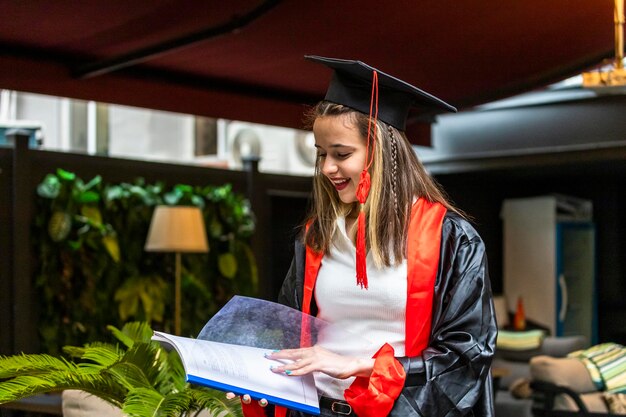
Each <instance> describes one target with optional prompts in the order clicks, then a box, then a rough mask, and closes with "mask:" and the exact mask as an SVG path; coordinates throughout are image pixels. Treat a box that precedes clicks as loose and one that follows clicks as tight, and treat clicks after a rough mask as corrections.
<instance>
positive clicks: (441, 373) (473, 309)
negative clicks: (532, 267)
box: [278, 212, 497, 417]
mask: <svg viewBox="0 0 626 417" xmlns="http://www.w3.org/2000/svg"><path fill="white" fill-rule="evenodd" d="M441 234H442V236H441V249H440V258H439V267H438V273H437V277H436V280H435V289H434V302H433V311H432V325H431V337H430V342H429V345H428V347H427V348H426V349H425V350H424V351H423V352H422V354H421V355H420V356H415V357H398V358H396V359H398V361H399V362H400V363H401V364H402V365H403V367H404V369H405V371H406V374H407V378H406V382H405V387H404V388H403V390H402V393H401V394H400V397H399V398H398V399H397V400H396V402H395V404H394V407H393V409H392V410H391V413H390V414H389V415H390V416H391V417H401V416H402V417H407V416H428V417H438V416H442V417H443V416H449V417H452V416H472V415H474V416H493V391H492V380H491V376H490V366H491V360H492V357H493V354H494V352H495V343H496V336H497V326H496V320H495V313H494V308H493V302H492V296H491V286H490V281H489V275H488V270H487V257H486V254H485V247H484V244H483V242H482V239H481V238H480V236H479V235H478V233H477V232H476V231H475V230H474V228H473V227H472V226H471V225H470V224H469V222H467V221H466V220H465V219H463V218H462V217H461V216H459V215H457V214H455V213H452V212H448V213H447V214H446V215H445V217H444V220H443V225H442V231H441ZM304 265H305V246H304V245H303V244H302V243H301V242H300V241H297V242H296V244H295V255H294V259H293V261H292V264H291V267H290V269H289V272H288V273H287V277H286V278H285V281H284V283H283V286H282V288H281V291H280V294H279V297H278V301H279V302H280V303H282V304H286V305H289V306H291V307H294V308H297V309H301V308H302V307H301V306H302V294H303V285H304ZM314 301H315V300H312V303H313V306H312V309H311V312H312V313H313V314H315V313H316V308H315V305H314ZM407 325H408V324H407Z"/></svg>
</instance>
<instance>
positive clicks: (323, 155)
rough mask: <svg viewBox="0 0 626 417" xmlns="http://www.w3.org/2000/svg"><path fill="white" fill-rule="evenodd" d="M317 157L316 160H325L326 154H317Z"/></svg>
mask: <svg viewBox="0 0 626 417" xmlns="http://www.w3.org/2000/svg"><path fill="white" fill-rule="evenodd" d="M317 157H318V158H326V154H325V153H318V154H317Z"/></svg>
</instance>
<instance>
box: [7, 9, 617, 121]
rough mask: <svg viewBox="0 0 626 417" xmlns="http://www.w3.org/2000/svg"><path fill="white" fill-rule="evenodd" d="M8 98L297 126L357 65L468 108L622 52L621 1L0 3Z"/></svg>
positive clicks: (521, 90) (554, 78)
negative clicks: (345, 66)
mask: <svg viewBox="0 0 626 417" xmlns="http://www.w3.org/2000/svg"><path fill="white" fill-rule="evenodd" d="M0 18H1V21H2V23H1V24H0V88H7V89H14V90H20V91H30V92H37V93H43V94H52V95H60V96H67V97H73V98H81V99H90V100H97V101H102V102H109V103H119V104H126V105H133V106H141V107H148V108H155V109H162V110H169V111H175V112H183V113H191V114H196V115H204V116H210V117H221V118H227V119H236V120H246V121H252V122H257V123H266V124H274V125H281V126H289V127H300V126H301V119H302V116H301V115H302V111H303V109H304V108H305V105H308V104H311V103H314V102H315V101H317V100H319V99H320V98H322V97H323V95H324V92H325V88H326V85H327V83H328V80H329V78H330V72H329V71H328V70H326V69H325V68H323V67H321V66H319V65H315V64H312V63H309V62H307V61H305V60H304V59H303V55H305V54H316V55H322V56H329V57H335V58H348V59H359V60H362V61H365V62H367V63H368V64H370V65H372V66H375V67H377V68H380V69H381V70H383V71H385V72H387V73H390V74H393V75H395V76H397V77H399V78H402V79H404V80H406V81H407V82H410V83H412V84H415V85H416V86H418V87H420V88H422V89H424V90H426V91H428V92H430V93H432V94H434V95H436V96H438V97H441V98H442V99H444V100H445V101H447V102H449V103H451V104H453V105H455V106H457V107H459V108H460V109H463V108H467V107H470V106H473V105H476V104H480V103H484V102H487V101H490V100H493V99H498V98H503V97H506V96H509V95H512V94H515V93H520V92H523V91H528V90H530V89H535V88H538V87H541V86H544V85H546V84H548V83H550V82H554V81H558V80H560V79H563V78H565V77H567V76H570V75H573V74H575V73H577V72H580V71H581V70H582V69H585V68H588V67H589V66H592V65H596V64H598V63H600V61H601V60H602V59H603V58H610V57H612V55H613V50H614V46H613V42H614V38H613V2H612V1H611V0H601V1H598V0H550V1H545V0H515V1H500V0H480V1H476V0H475V1H470V0H454V1H449V0H425V1H416V0H410V1H409V0H404V1H393V2H381V1H377V2H374V1H371V0H363V1H358V2H357V1H347V0H346V1H338V0H316V1H297V0H292V1H278V0H269V1H261V0H256V1H253V0H229V1H208V0H202V1H199V0H196V1H191V0H189V1H172V0H132V1H128V0H108V1H101V0H82V1H53V2H41V1H35V0H30V1H29V0H21V1H2V2H0Z"/></svg>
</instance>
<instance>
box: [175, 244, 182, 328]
mask: <svg viewBox="0 0 626 417" xmlns="http://www.w3.org/2000/svg"><path fill="white" fill-rule="evenodd" d="M175 273H176V298H175V300H174V334H175V335H177V336H180V298H181V288H180V281H181V280H180V252H176V272H175Z"/></svg>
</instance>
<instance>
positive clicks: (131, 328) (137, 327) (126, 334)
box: [107, 321, 154, 348]
mask: <svg viewBox="0 0 626 417" xmlns="http://www.w3.org/2000/svg"><path fill="white" fill-rule="evenodd" d="M107 329H109V331H111V333H113V336H115V338H116V339H117V340H119V341H120V342H122V343H123V344H124V345H126V347H128V348H130V347H132V346H133V344H134V343H135V342H149V341H150V339H151V338H152V335H153V334H154V332H153V331H152V329H151V328H150V325H149V324H148V323H146V322H139V321H134V322H129V323H126V324H125V325H124V326H123V327H122V330H119V329H117V328H116V327H114V326H107Z"/></svg>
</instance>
